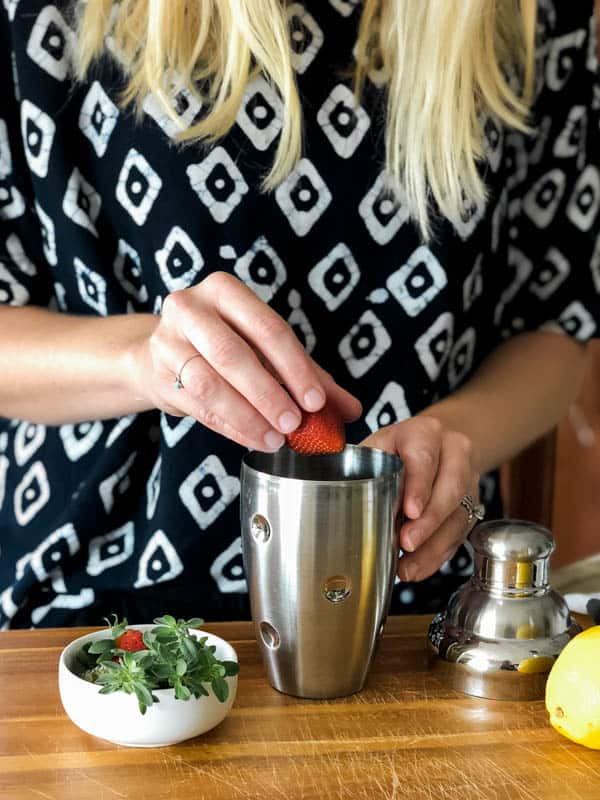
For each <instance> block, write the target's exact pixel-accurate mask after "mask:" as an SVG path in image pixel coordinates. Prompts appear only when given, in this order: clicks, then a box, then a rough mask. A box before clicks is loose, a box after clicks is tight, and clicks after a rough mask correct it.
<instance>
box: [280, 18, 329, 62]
mask: <svg viewBox="0 0 600 800" xmlns="http://www.w3.org/2000/svg"><path fill="white" fill-rule="evenodd" d="M287 14H288V23H289V30H290V45H291V48H292V64H293V66H294V69H295V70H296V72H298V73H299V74H300V75H302V73H304V72H306V70H307V69H308V68H309V67H310V65H311V64H312V62H313V61H314V59H315V56H316V55H317V53H318V52H319V50H320V49H321V46H322V44H323V40H324V37H323V31H322V30H321V28H320V27H319V26H318V24H317V22H316V20H315V18H314V17H313V16H312V15H311V14H309V13H308V11H307V10H306V9H305V8H304V6H303V5H302V3H291V5H289V6H288V9H287Z"/></svg>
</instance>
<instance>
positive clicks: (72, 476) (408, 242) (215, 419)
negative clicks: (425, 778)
mask: <svg viewBox="0 0 600 800" xmlns="http://www.w3.org/2000/svg"><path fill="white" fill-rule="evenodd" d="M4 7H5V10H3V11H2V12H1V14H2V17H1V20H2V24H1V30H2V49H1V56H0V57H1V59H2V64H1V70H2V78H3V86H4V87H6V88H5V89H4V92H3V103H2V109H1V115H2V121H1V122H0V133H1V151H0V153H1V156H2V157H1V159H0V165H1V169H2V174H1V175H0V177H1V178H2V180H3V188H2V189H1V190H0V191H1V192H2V195H1V199H2V201H3V207H2V221H1V240H0V247H1V248H2V250H1V252H2V265H1V267H0V269H1V273H0V281H1V292H2V298H1V299H2V301H3V303H4V307H3V308H1V309H0V363H1V367H2V376H3V380H2V383H1V386H0V414H1V415H2V416H3V417H4V418H5V422H4V423H3V424H2V428H1V430H2V433H1V436H0V488H1V492H0V495H1V497H2V506H1V509H0V520H1V531H2V533H1V547H2V551H1V553H0V589H1V590H3V591H2V595H1V602H0V624H2V625H4V626H29V625H61V624H71V623H73V624H74V623H87V622H93V623H97V622H98V621H99V620H100V619H101V617H102V616H103V615H105V614H107V613H109V612H111V611H117V612H120V613H123V612H125V613H127V614H128V615H129V617H130V620H131V619H134V620H135V619H137V620H140V619H142V618H143V619H148V618H151V617H152V616H154V615H156V614H157V613H160V612H165V611H169V612H172V613H175V614H188V613H190V614H191V613H194V614H197V613H198V612H199V613H202V614H204V615H205V616H206V617H207V618H210V619H219V618H221V619H224V618H231V617H234V618H235V617H238V618H239V617H242V616H245V615H247V613H248V610H247V596H246V585H245V579H244V575H243V566H242V562H241V556H240V539H239V523H238V508H237V496H238V493H239V481H238V474H239V466H240V459H241V456H242V455H243V452H244V448H245V447H251V448H258V449H261V450H266V451H273V450H276V449H277V448H279V447H280V446H281V445H282V443H283V439H284V435H285V434H286V433H287V432H289V431H290V430H292V429H294V428H295V427H296V426H297V424H298V422H299V420H300V413H301V411H302V410H316V409H319V408H320V407H321V406H322V405H323V404H324V402H325V398H326V397H327V398H329V400H330V401H331V402H332V403H334V404H335V405H337V406H338V408H339V409H340V412H341V413H342V414H343V416H344V417H345V418H346V419H347V420H348V421H351V420H355V422H354V423H353V424H350V425H349V426H348V438H349V440H350V441H360V440H361V439H363V438H364V437H365V436H367V434H370V435H369V436H368V438H367V439H366V441H367V442H368V443H369V444H371V445H373V446H376V447H380V448H384V449H388V450H391V451H394V452H397V453H399V454H400V455H401V456H402V458H404V460H405V462H406V465H407V484H406V495H405V500H404V508H403V511H404V513H405V516H406V520H405V522H404V524H403V526H402V530H401V546H402V550H403V552H404V555H403V557H402V558H401V559H400V560H399V566H398V576H399V582H398V585H397V588H396V592H395V597H394V605H393V609H394V610H396V611H397V610H399V609H403V610H414V609H418V610H427V609H433V608H435V607H437V606H439V604H440V603H441V602H443V601H444V600H445V598H446V597H447V595H448V593H449V592H450V591H451V590H452V589H453V588H454V587H455V586H456V585H457V584H458V583H460V582H461V581H462V580H464V577H461V576H464V575H465V574H467V573H468V570H469V566H470V565H469V559H468V555H467V553H466V551H465V550H464V548H462V547H461V548H460V549H459V550H458V552H457V553H456V555H454V554H455V552H456V551H457V548H459V546H460V545H461V543H462V542H463V541H464V538H465V536H466V534H467V533H468V530H469V529H470V527H471V525H472V514H471V513H468V512H469V509H470V507H469V502H468V501H465V500H464V498H465V495H470V496H472V497H474V499H476V498H475V496H476V494H477V484H478V479H479V475H480V473H481V474H485V473H488V472H489V471H491V470H493V469H495V468H497V467H498V465H499V464H501V463H502V462H503V461H504V460H505V459H507V458H508V457H510V456H511V455H513V454H514V453H516V452H517V451H519V450H520V449H521V448H523V447H524V446H525V445H526V444H528V443H529V442H530V441H532V440H533V439H534V438H536V437H537V436H539V435H540V434H542V433H543V432H544V431H546V430H548V429H549V428H550V427H551V426H553V425H554V424H555V423H556V422H557V420H558V419H559V418H560V417H561V416H562V414H563V413H564V411H565V409H566V408H567V405H568V403H569V402H570V400H571V399H572V397H573V396H574V394H575V393H576V391H577V388H578V386H579V383H580V379H581V374H582V366H583V360H584V354H583V348H582V344H581V343H582V342H585V341H586V340H587V339H589V338H590V337H591V336H594V335H595V334H596V331H597V320H598V318H599V302H598V282H599V280H600V278H599V273H598V269H599V268H600V262H599V253H598V250H597V249H596V250H594V246H595V236H596V234H597V227H598V206H599V203H600V181H599V177H598V168H597V166H596V164H597V160H598V158H599V154H600V148H599V147H598V102H597V100H596V101H595V102H594V94H593V91H594V84H595V81H596V78H597V76H596V66H597V65H596V60H595V58H594V50H593V44H594V43H593V37H592V31H593V27H592V22H593V20H592V2H591V0H586V1H585V2H584V1H583V0H582V2H579V3H575V4H569V6H568V8H565V6H564V4H560V3H556V5H554V4H552V3H551V2H542V3H540V7H539V9H537V10H536V8H535V4H534V3H533V2H532V0H522V2H521V3H519V2H517V0H502V1H501V2H493V1H492V0H454V2H451V1H450V0H444V2H437V1H436V0H428V2H423V1H422V0H395V1H394V2H390V0H366V1H365V3H364V4H360V3H359V2H357V0H328V2H326V0H305V2H303V3H298V2H293V3H284V2H282V0H219V2H210V3H199V2H198V1H197V0H182V2H181V3H176V4H175V3H171V2H168V0H162V2H161V0H152V2H150V1H149V0H121V1H120V2H111V0H88V2H86V3H84V2H82V3H76V4H75V5H74V6H73V4H72V3H67V2H66V1H65V2H55V3H50V4H48V3H47V2H45V0H44V1H42V0H8V2H7V0H5V3H4ZM536 15H537V22H536ZM536 30H537V32H536ZM534 38H535V41H534ZM534 48H535V51H536V52H535V55H536V59H535V65H534V52H533V51H534ZM11 56H12V58H11ZM353 58H354V59H355V61H353ZM73 65H75V68H76V69H77V70H78V73H79V80H76V79H75V78H73V77H72V75H73V70H72V67H73ZM354 85H355V86H356V89H357V95H356V96H357V97H358V100H356V99H355V94H354V91H353V86H354ZM529 105H532V110H531V115H530V116H528V106H529ZM134 107H135V108H137V113H136V112H135V111H134ZM528 126H529V127H528ZM182 140H185V141H186V142H187V145H185V146H184V145H183V144H181V141H182ZM592 256H593V258H592ZM590 262H592V264H593V267H592V269H590V267H589V265H590ZM161 311H162V313H161ZM559 334H567V335H559ZM325 370H327V372H326V371H325ZM331 376H333V377H331ZM280 384H281V385H280ZM342 387H343V388H342ZM286 390H287V391H286ZM359 400H360V403H359ZM361 403H362V407H363V409H364V411H363V412H362V413H361V405H360V404H361ZM11 420H12V421H11ZM19 420H27V421H19ZM483 485H484V489H485V492H484V497H483V498H482V499H483V501H484V502H485V503H486V504H487V505H488V513H489V514H493V513H498V512H497V508H498V504H497V491H496V484H495V480H494V478H493V477H491V478H488V479H486V480H485V481H484V483H483ZM461 501H463V502H461ZM426 578H429V580H424V579H426Z"/></svg>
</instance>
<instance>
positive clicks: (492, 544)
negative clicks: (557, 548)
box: [469, 519, 554, 564]
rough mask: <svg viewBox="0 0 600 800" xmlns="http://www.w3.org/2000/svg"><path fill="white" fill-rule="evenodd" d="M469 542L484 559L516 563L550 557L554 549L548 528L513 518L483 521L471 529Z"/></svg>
mask: <svg viewBox="0 0 600 800" xmlns="http://www.w3.org/2000/svg"><path fill="white" fill-rule="evenodd" d="M469 541H470V542H471V544H472V545H473V549H474V550H475V552H476V553H478V554H479V555H481V556H483V557H484V558H486V559H490V560H493V561H501V562H511V563H513V564H514V563H529V562H533V561H540V560H542V559H547V558H548V557H549V556H550V555H551V553H552V551H553V550H554V540H553V537H552V534H551V533H550V531H549V530H548V529H547V528H544V527H543V526H542V525H536V524H535V523H533V522H524V521H521V520H514V519H499V520H491V521H490V522H484V523H482V524H481V525H478V526H477V527H476V528H475V529H474V530H473V531H472V532H471V535H470V536H469Z"/></svg>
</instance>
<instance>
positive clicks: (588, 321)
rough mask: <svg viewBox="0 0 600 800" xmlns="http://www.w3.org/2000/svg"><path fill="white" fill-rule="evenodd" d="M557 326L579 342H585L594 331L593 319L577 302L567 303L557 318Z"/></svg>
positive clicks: (581, 304)
mask: <svg viewBox="0 0 600 800" xmlns="http://www.w3.org/2000/svg"><path fill="white" fill-rule="evenodd" d="M558 324H559V325H560V327H561V328H562V329H563V330H564V331H566V332H567V333H568V334H569V336H572V337H573V338H575V339H577V340H578V341H580V342H585V341H587V340H588V339H589V338H590V336H592V335H593V334H594V332H595V331H596V322H595V321H594V318H593V317H592V315H591V314H590V312H589V311H588V310H587V308H586V307H585V306H584V305H583V303H580V302H579V300H574V301H573V302H572V303H569V305H568V306H567V307H566V308H565V310H564V311H563V312H562V314H561V315H560V317H559V318H558Z"/></svg>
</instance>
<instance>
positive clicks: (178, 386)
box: [174, 353, 202, 389]
mask: <svg viewBox="0 0 600 800" xmlns="http://www.w3.org/2000/svg"><path fill="white" fill-rule="evenodd" d="M194 358H202V354H201V353H195V354H194V355H193V356H190V357H189V358H187V359H186V360H185V361H184V362H183V364H182V365H181V367H180V368H179V372H178V373H177V375H175V383H174V386H175V388H176V389H185V386H184V385H183V381H182V380H181V373H182V372H183V368H184V367H185V365H186V364H189V363H190V361H192V360H193V359H194Z"/></svg>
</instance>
